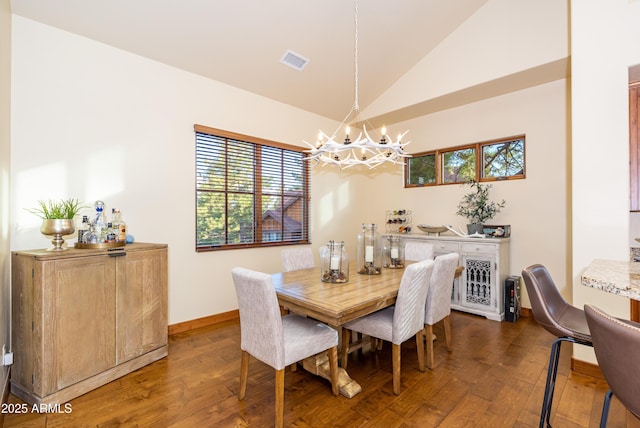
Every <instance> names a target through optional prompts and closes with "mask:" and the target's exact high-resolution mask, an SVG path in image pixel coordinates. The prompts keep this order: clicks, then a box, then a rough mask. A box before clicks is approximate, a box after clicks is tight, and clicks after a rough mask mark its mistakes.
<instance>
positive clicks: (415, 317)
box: [342, 260, 434, 395]
mask: <svg viewBox="0 0 640 428" xmlns="http://www.w3.org/2000/svg"><path fill="white" fill-rule="evenodd" d="M433 265H434V262H433V260H424V261H421V262H418V263H414V264H411V265H409V266H407V267H406V268H405V271H404V273H403V274H402V279H401V280H400V288H399V289H398V297H397V298H396V304H395V306H390V307H388V308H385V309H382V310H379V311H377V312H374V313H372V314H369V315H365V316H363V317H361V318H358V319H355V320H353V321H350V322H348V323H346V324H343V325H342V343H343V346H342V367H343V368H344V369H346V368H347V359H348V354H349V347H348V346H344V344H345V343H349V342H350V339H351V332H352V331H354V332H358V333H362V334H365V335H368V336H370V337H372V338H376V339H381V340H386V341H388V342H391V344H392V346H391V349H392V351H391V353H392V365H393V393H394V394H396V395H398V394H400V345H401V344H402V343H403V342H405V341H406V340H408V339H410V338H411V337H413V336H415V337H416V345H417V348H418V368H419V369H420V371H424V370H425V368H424V341H423V340H424V339H423V332H424V305H425V302H426V300H427V292H428V290H429V286H430V280H431V273H432V272H433ZM372 349H373V350H375V348H373V347H372Z"/></svg>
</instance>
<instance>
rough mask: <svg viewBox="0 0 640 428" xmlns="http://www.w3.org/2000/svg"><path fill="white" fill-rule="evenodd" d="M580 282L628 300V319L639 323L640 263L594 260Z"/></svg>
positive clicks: (583, 273)
mask: <svg viewBox="0 0 640 428" xmlns="http://www.w3.org/2000/svg"><path fill="white" fill-rule="evenodd" d="M580 282H581V284H582V285H584V286H586V287H591V288H595V289H598V290H602V291H605V292H607V293H611V294H617V295H619V296H623V297H627V298H629V319H630V320H631V321H636V322H640V262H634V261H626V260H605V259H596V260H593V261H592V262H591V263H589V265H588V266H587V267H586V269H585V270H584V272H582V275H581V277H580Z"/></svg>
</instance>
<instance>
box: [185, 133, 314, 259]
mask: <svg viewBox="0 0 640 428" xmlns="http://www.w3.org/2000/svg"><path fill="white" fill-rule="evenodd" d="M194 128H195V132H196V251H208V250H221V249H233V248H242V247H258V246H268V245H284V244H291V243H308V242H309V194H310V192H309V168H308V165H307V162H306V161H305V160H304V158H305V156H306V155H305V153H304V151H303V150H304V149H303V148H299V147H296V146H290V145H287V144H282V143H276V142H273V141H267V140H262V139H259V138H254V137H249V136H246V135H240V134H235V133H231V132H227V131H222V130H218V129H213V128H207V127H205V126H201V125H195V126H194Z"/></svg>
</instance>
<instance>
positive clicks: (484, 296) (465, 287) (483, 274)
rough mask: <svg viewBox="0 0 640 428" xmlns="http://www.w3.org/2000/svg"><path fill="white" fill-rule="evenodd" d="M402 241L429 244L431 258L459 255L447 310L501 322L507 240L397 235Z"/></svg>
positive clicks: (506, 266) (507, 249)
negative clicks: (431, 253) (457, 275)
mask: <svg viewBox="0 0 640 428" xmlns="http://www.w3.org/2000/svg"><path fill="white" fill-rule="evenodd" d="M397 236H400V237H401V239H402V240H403V241H405V242H406V241H409V240H420V241H422V242H428V243H430V244H432V245H433V252H434V256H439V255H441V254H446V253H458V254H460V265H461V266H463V267H464V271H463V272H462V275H460V277H459V278H457V279H456V280H455V281H454V285H453V293H452V295H451V308H452V309H457V310H460V311H464V312H469V313H472V314H476V315H483V316H485V317H487V318H488V319H490V320H494V321H502V320H503V319H504V281H505V279H506V278H507V277H508V276H509V239H510V238H484V239H483V238H460V237H458V236H435V235H426V234H425V235H422V234H399V235H397Z"/></svg>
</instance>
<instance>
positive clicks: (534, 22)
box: [364, 0, 569, 116]
mask: <svg viewBox="0 0 640 428" xmlns="http://www.w3.org/2000/svg"><path fill="white" fill-rule="evenodd" d="M568 13H569V11H568V2H567V1H560V0H535V1H531V0H489V1H488V2H487V3H486V4H485V5H484V6H483V7H482V8H480V9H479V10H478V11H477V12H476V13H475V14H473V15H472V16H471V17H470V18H469V19H467V21H465V22H464V23H463V24H462V25H461V26H460V27H458V28H457V29H456V30H455V31H454V32H453V33H451V34H450V35H449V36H448V37H447V38H446V39H445V40H443V41H442V43H440V44H439V45H438V46H437V47H436V48H435V49H433V51H431V52H430V53H429V54H428V55H427V56H425V57H424V58H423V59H422V60H421V61H420V62H419V63H418V64H416V66H415V67H413V68H412V69H411V70H409V71H408V72H407V73H406V74H405V75H404V76H402V78H401V79H399V80H398V81H397V82H396V83H394V84H393V85H392V86H391V87H390V88H389V89H388V90H387V91H386V92H385V93H384V94H383V95H382V96H380V97H379V98H378V99H377V100H376V101H375V102H373V103H372V104H371V105H370V106H368V107H367V108H366V109H365V110H364V114H365V116H377V115H380V114H384V113H387V112H388V111H390V110H395V109H400V108H403V107H407V106H411V105H414V104H418V103H421V102H423V101H425V100H429V99H434V98H437V97H440V96H443V95H447V94H451V93H454V92H456V91H460V90H463V89H465V88H469V87H472V86H475V85H479V84H482V83H485V82H489V81H492V80H496V79H500V78H502V77H504V76H508V75H512V74H517V73H519V72H522V71H525V70H529V69H532V68H535V67H537V66H540V65H542V64H547V63H551V62H554V61H557V60H560V59H564V58H567V56H568V55H569V38H568V33H567V23H568V19H569V18H568Z"/></svg>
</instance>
